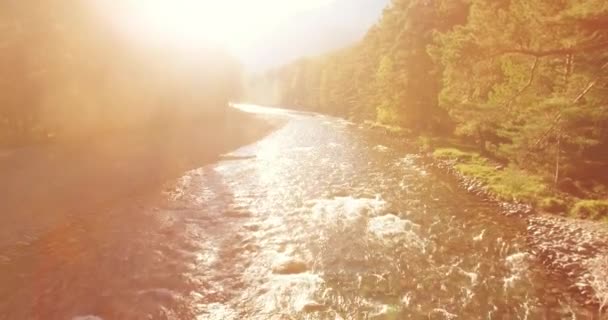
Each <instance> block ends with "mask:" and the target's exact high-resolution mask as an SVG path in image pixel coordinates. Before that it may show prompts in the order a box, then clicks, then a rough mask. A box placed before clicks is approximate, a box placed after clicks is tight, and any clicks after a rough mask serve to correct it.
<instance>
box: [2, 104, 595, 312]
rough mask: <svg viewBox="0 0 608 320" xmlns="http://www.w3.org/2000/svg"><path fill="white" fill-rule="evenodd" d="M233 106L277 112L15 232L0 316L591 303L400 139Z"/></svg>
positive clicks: (519, 228)
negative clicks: (229, 144)
mask: <svg viewBox="0 0 608 320" xmlns="http://www.w3.org/2000/svg"><path fill="white" fill-rule="evenodd" d="M241 108H243V109H245V110H248V111H250V112H256V113H259V114H260V115H261V116H264V117H273V118H281V119H284V120H285V121H286V123H285V125H284V126H283V127H282V128H281V129H279V130H277V131H275V132H274V133H272V134H271V135H269V136H268V137H266V138H264V139H262V140H261V141H258V142H257V143H255V144H252V145H249V146H246V147H243V148H241V149H239V150H236V151H235V152H233V153H232V154H231V155H230V156H228V157H225V159H224V160H223V161H220V162H218V163H215V164H212V165H208V166H205V167H202V168H199V169H196V170H193V171H190V172H187V173H185V174H184V175H183V177H182V178H180V179H178V180H177V181H174V182H173V183H170V184H167V186H166V187H165V188H164V191H163V192H162V193H160V194H148V195H145V196H138V197H137V198H136V199H134V200H133V201H132V202H131V203H128V204H120V205H116V206H113V207H112V208H111V209H108V210H106V211H104V212H91V213H88V214H85V215H82V216H77V217H74V219H73V220H72V221H70V222H69V223H66V224H65V225H64V226H61V227H60V228H57V229H56V230H54V231H53V232H51V233H48V234H46V235H45V236H44V238H43V239H28V238H24V239H22V241H21V246H20V247H19V249H18V250H16V251H15V252H14V253H7V254H6V255H5V258H4V260H1V261H0V280H1V281H2V285H1V287H0V297H1V298H2V299H0V319H74V320H99V319H104V320H107V319H199V320H202V319H217V320H220V319H228V320H230V319H387V320H388V319H591V318H594V316H593V314H594V313H597V311H596V310H594V309H593V308H591V309H590V308H589V307H586V306H582V305H579V304H578V303H577V302H575V300H574V299H573V297H572V292H571V291H569V290H568V286H569V283H567V282H566V281H563V280H560V279H556V278H555V277H551V276H549V274H548V273H547V271H546V270H545V268H544V267H543V266H542V265H541V264H540V263H539V262H538V261H537V259H535V257H534V255H533V254H532V253H531V250H530V248H529V245H528V242H527V232H526V227H527V226H526V222H525V221H524V220H522V219H520V218H518V217H509V216H505V215H502V214H500V213H499V212H500V209H499V207H498V206H497V205H496V204H494V203H492V202H489V201H485V200H482V199H480V198H478V197H476V196H474V195H471V194H469V193H467V192H466V191H463V190H462V189H461V188H459V187H458V185H457V183H456V181H455V180H454V179H452V178H451V177H449V176H446V175H443V174H442V173H440V172H436V171H435V170H434V169H432V168H431V167H429V166H427V165H425V163H424V161H422V159H421V158H420V157H419V156H418V155H417V154H416V153H415V152H413V151H412V150H409V151H408V150H407V149H406V148H405V147H403V145H402V143H401V142H400V141H399V140H398V139H393V138H388V137H386V136H383V135H381V134H379V133H377V132H372V131H370V130H368V129H365V128H362V127H359V126H358V125H356V124H353V123H350V122H347V121H345V120H341V119H336V118H331V117H327V116H321V115H314V114H304V113H297V112H289V111H284V110H279V109H268V108H256V107H253V106H241ZM193 147H196V146H193ZM9 257H10V258H9ZM595 317H597V316H595Z"/></svg>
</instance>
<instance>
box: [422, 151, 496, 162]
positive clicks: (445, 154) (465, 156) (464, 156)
mask: <svg viewBox="0 0 608 320" xmlns="http://www.w3.org/2000/svg"><path fill="white" fill-rule="evenodd" d="M433 157H435V158H436V159H440V160H457V161H472V160H476V161H477V162H485V161H483V159H481V157H480V156H479V154H478V153H473V152H464V151H461V150H458V149H455V148H440V149H437V150H435V152H433Z"/></svg>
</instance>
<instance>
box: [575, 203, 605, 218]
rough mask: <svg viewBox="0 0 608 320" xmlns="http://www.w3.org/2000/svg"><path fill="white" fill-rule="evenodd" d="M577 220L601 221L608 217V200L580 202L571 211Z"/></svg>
mask: <svg viewBox="0 0 608 320" xmlns="http://www.w3.org/2000/svg"><path fill="white" fill-rule="evenodd" d="M570 215H571V216H573V217H576V218H583V219H593V220H599V219H604V220H606V217H608V200H579V201H578V202H576V203H575V204H574V206H573V207H572V209H571V210H570Z"/></svg>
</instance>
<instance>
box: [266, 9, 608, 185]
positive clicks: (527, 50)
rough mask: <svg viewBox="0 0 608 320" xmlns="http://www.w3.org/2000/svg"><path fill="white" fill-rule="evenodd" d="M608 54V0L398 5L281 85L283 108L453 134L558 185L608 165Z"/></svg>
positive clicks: (289, 73)
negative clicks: (356, 39)
mask: <svg viewBox="0 0 608 320" xmlns="http://www.w3.org/2000/svg"><path fill="white" fill-rule="evenodd" d="M607 49H608V2H606V1H603V0H586V1H581V0H558V1H556V0H455V1H449V0H393V1H392V3H391V4H390V5H389V7H388V8H386V9H385V11H384V13H383V16H382V18H381V19H380V21H379V22H378V23H377V24H376V25H375V26H374V27H373V28H372V29H371V30H369V32H368V33H367V35H366V36H365V37H364V39H362V40H361V41H360V42H359V43H357V44H355V45H353V46H352V47H349V48H345V49H343V50H340V51H336V52H331V53H329V54H326V55H323V56H320V57H313V58H305V59H301V60H299V61H296V62H294V63H292V64H289V65H286V66H284V67H282V68H280V69H278V70H275V71H273V72H272V73H271V78H273V79H274V80H276V83H278V87H279V90H278V91H279V97H280V101H279V103H280V104H281V105H284V106H294V107H297V108H306V109H309V110H313V111H319V112H323V113H328V114H334V115H339V116H344V117H348V118H352V119H359V120H373V121H378V122H381V123H386V124H390V125H398V126H401V127H403V128H405V129H408V130H410V131H411V132H414V133H419V134H420V133H435V134H436V133H444V134H445V133H454V134H456V135H457V136H459V137H462V138H463V139H464V140H466V141H468V142H474V143H475V144H476V146H477V148H478V149H479V150H480V151H482V152H484V153H485V154H488V155H491V156H492V157H494V158H495V159H498V160H500V161H505V162H509V163H514V164H516V165H518V166H521V167H525V168H528V169H530V170H534V171H538V172H543V173H545V174H547V175H550V176H552V177H554V178H555V180H556V182H557V181H558V180H560V178H561V177H565V176H567V175H568V174H575V173H576V174H582V173H584V172H587V173H589V172H590V171H593V170H599V169H598V168H600V167H594V166H593V165H594V164H598V163H604V164H605V163H606V162H608V161H607V160H608V154H607V152H606V151H604V150H606V147H608V130H607V129H608V50H607ZM564 172H565V173H564Z"/></svg>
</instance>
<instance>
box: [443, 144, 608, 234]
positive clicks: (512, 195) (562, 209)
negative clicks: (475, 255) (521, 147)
mask: <svg viewBox="0 0 608 320" xmlns="http://www.w3.org/2000/svg"><path fill="white" fill-rule="evenodd" d="M433 157H434V158H435V159H438V160H444V161H451V162H453V163H454V168H455V169H456V170H457V171H458V172H459V173H460V174H462V175H463V176H465V177H470V178H474V179H476V180H478V181H480V182H481V183H483V185H484V186H485V187H486V189H487V190H488V191H489V192H490V193H491V194H492V195H493V196H494V197H495V198H496V199H498V200H502V201H518V202H525V203H528V204H531V205H534V206H535V207H536V208H537V209H539V210H540V211H543V212H548V213H556V214H563V213H569V215H570V216H572V217H576V218H581V219H592V220H602V221H605V222H607V223H608V200H586V199H577V198H575V197H574V196H572V195H566V194H562V193H558V192H556V191H554V190H553V189H552V188H551V187H550V184H549V183H548V182H547V181H546V180H545V179H544V178H543V177H542V176H538V175H534V174H531V173H529V172H526V171H524V170H522V169H519V168H516V167H513V166H510V167H506V168H503V167H501V166H498V165H496V164H494V163H492V162H491V161H490V160H489V159H487V158H484V157H482V156H481V155H480V154H478V153H476V152H466V151H462V150H460V149H457V148H453V147H450V148H439V149H436V150H435V151H434V152H433ZM572 204H573V205H572Z"/></svg>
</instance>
